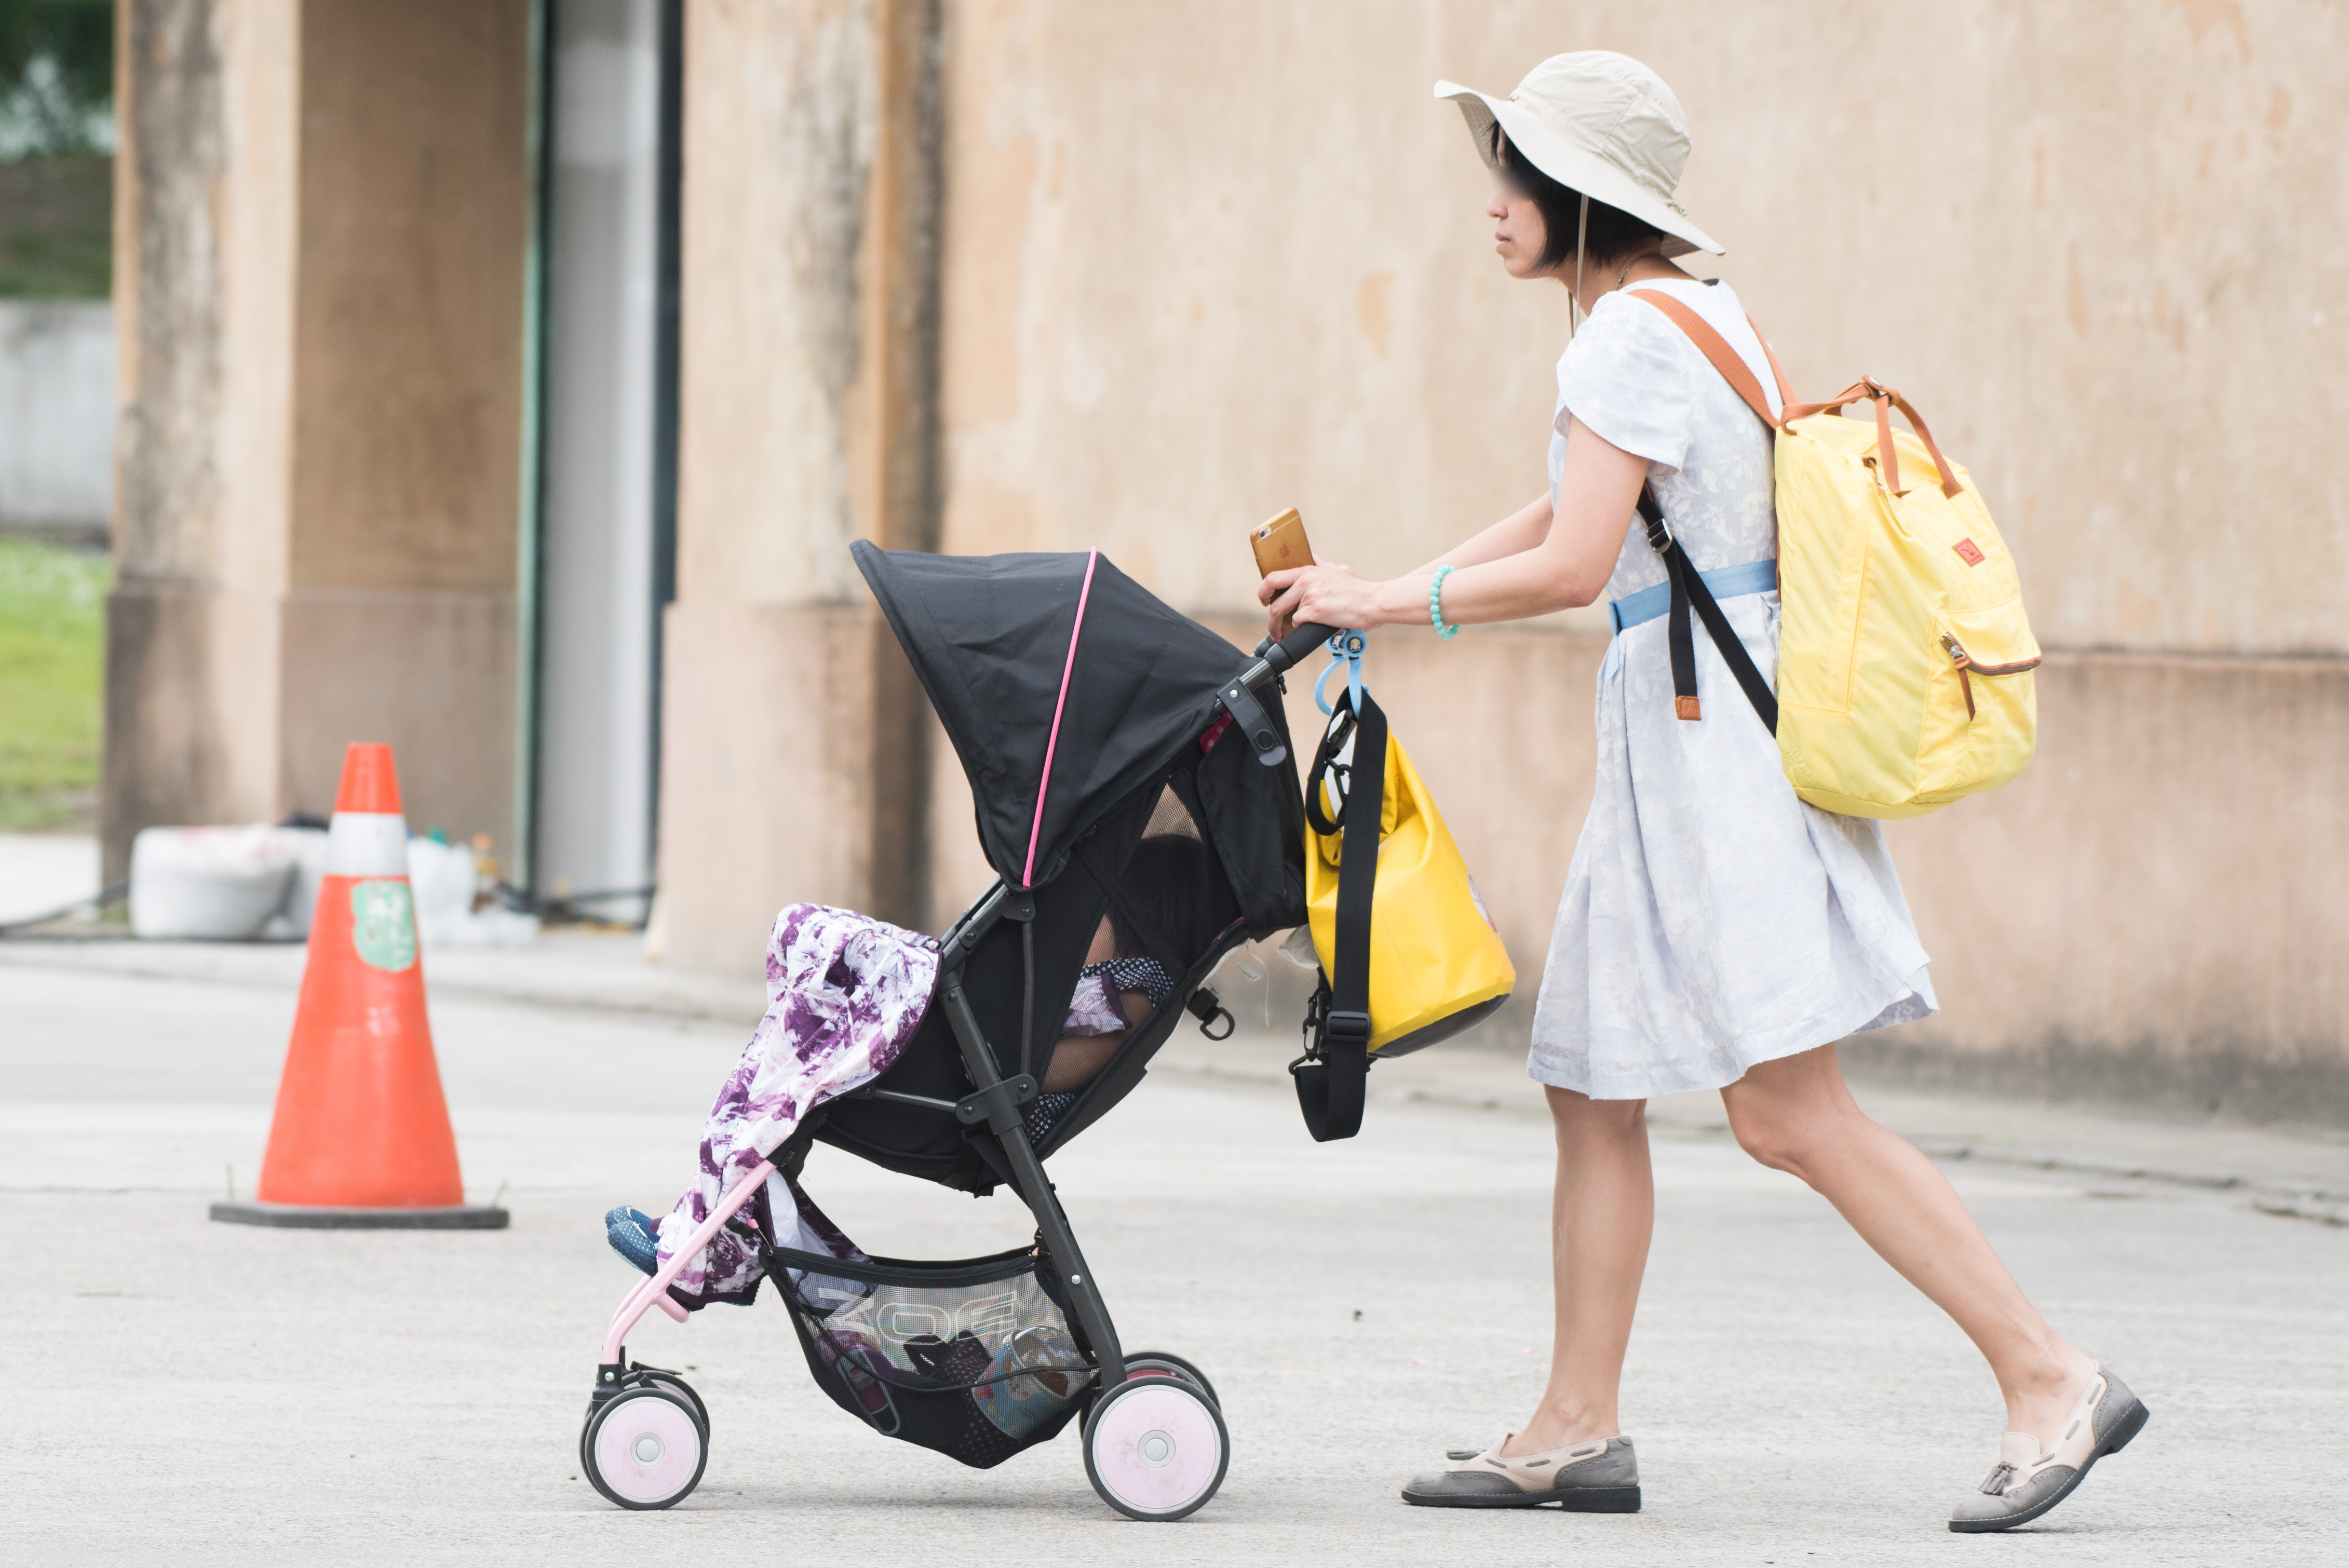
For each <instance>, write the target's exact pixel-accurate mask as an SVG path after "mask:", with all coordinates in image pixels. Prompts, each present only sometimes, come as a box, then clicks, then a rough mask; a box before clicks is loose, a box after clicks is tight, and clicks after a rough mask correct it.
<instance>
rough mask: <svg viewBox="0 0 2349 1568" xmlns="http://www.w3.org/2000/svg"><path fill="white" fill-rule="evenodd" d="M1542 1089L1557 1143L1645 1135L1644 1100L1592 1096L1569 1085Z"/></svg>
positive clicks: (1619, 1138)
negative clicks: (1544, 1091) (1547, 1103)
mask: <svg viewBox="0 0 2349 1568" xmlns="http://www.w3.org/2000/svg"><path fill="white" fill-rule="evenodd" d="M1545 1088H1546V1092H1547V1099H1548V1100H1549V1116H1550V1121H1551V1123H1552V1125H1553V1126H1555V1127H1556V1129H1557V1140H1558V1142H1559V1143H1560V1144H1566V1143H1570V1142H1571V1143H1579V1142H1586V1141H1589V1140H1596V1139H1609V1140H1630V1139H1641V1140H1644V1139H1645V1138H1646V1137H1647V1135H1648V1102H1647V1101H1646V1100H1644V1099H1591V1098H1590V1097H1589V1096H1588V1095H1587V1094H1577V1093H1575V1092H1574V1091H1573V1090H1572V1089H1570V1088H1547V1086H1545Z"/></svg>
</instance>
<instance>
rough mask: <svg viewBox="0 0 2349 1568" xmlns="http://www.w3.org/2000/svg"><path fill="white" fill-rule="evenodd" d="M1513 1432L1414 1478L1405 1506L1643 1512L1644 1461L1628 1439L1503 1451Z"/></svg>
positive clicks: (1454, 1453) (1454, 1454)
mask: <svg viewBox="0 0 2349 1568" xmlns="http://www.w3.org/2000/svg"><path fill="white" fill-rule="evenodd" d="M1515 1436H1516V1433H1515V1432H1510V1433H1507V1434H1506V1435H1504V1436H1503V1437H1502V1439H1501V1440H1500V1441H1499V1442H1497V1443H1495V1444H1494V1445H1493V1446H1492V1447H1491V1448H1489V1449H1485V1451H1484V1452H1482V1453H1472V1452H1470V1451H1468V1450H1466V1449H1450V1450H1449V1451H1447V1452H1446V1454H1445V1455H1444V1457H1445V1458H1446V1459H1448V1460H1452V1461H1453V1462H1452V1463H1451V1464H1450V1465H1448V1466H1447V1467H1445V1468H1444V1469H1443V1470H1425V1471H1423V1472H1421V1473H1420V1474H1418V1475H1415V1476H1413V1477H1412V1478H1411V1483H1410V1484H1409V1485H1407V1486H1405V1487H1404V1488H1403V1489H1402V1500H1403V1501H1405V1502H1409V1503H1415V1504H1417V1505H1418V1506H1419V1507H1422V1508H1539V1507H1540V1506H1541V1505H1542V1504H1544V1503H1547V1502H1554V1503H1557V1505H1558V1506H1559V1507H1561V1508H1563V1509H1565V1510H1566V1511H1568V1513H1637V1512H1639V1511H1640V1460H1639V1456H1638V1455H1637V1454H1634V1453H1633V1452H1632V1451H1631V1439H1629V1438H1595V1439H1592V1440H1590V1441H1589V1442H1587V1443H1576V1444H1573V1445H1572V1446H1570V1447H1568V1448H1563V1449H1549V1450H1548V1451H1547V1452H1546V1453H1538V1454H1516V1455H1513V1456H1511V1457H1510V1458H1508V1459H1503V1458H1502V1457H1501V1452H1500V1450H1501V1449H1504V1448H1506V1447H1507V1446H1508V1441H1509V1439H1510V1438H1513V1437H1515Z"/></svg>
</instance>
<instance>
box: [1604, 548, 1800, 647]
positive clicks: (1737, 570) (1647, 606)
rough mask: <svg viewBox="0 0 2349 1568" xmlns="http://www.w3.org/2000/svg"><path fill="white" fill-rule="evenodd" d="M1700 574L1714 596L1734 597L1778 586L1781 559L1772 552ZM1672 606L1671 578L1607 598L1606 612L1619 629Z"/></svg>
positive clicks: (1644, 619)
mask: <svg viewBox="0 0 2349 1568" xmlns="http://www.w3.org/2000/svg"><path fill="white" fill-rule="evenodd" d="M1697 576H1699V577H1700V578H1702V579H1703V581H1704V585H1705V587H1706V589H1707V590H1708V591H1709V592H1711V593H1712V594H1713V597H1714V598H1715V599H1734V598H1736V597H1737V596H1738V595H1739V594H1741V593H1769V592H1770V591H1771V590H1772V589H1775V587H1777V586H1778V562H1777V558H1776V557H1775V556H1773V557H1772V558H1771V559H1769V560H1767V561H1749V562H1746V563H1745V564H1744V565H1743V566H1723V567H1722V568H1720V569H1719V570H1718V571H1714V572H1700V573H1697ZM1671 607H1672V585H1671V582H1670V581H1666V582H1662V583H1656V584H1654V585H1653V586H1652V587H1648V588H1642V589H1640V591H1639V592H1638V593H1626V594H1624V595H1623V597H1621V598H1620V599H1609V601H1608V602H1607V613H1608V614H1609V615H1612V616H1613V617H1614V618H1615V630H1616V631H1617V632H1618V633H1622V632H1626V631H1629V630H1630V628H1631V627H1633V626H1637V625H1640V624H1642V623H1644V622H1648V621H1652V620H1654V619H1655V618H1656V617H1657V616H1659V615H1661V614H1664V613H1665V612H1666V611H1667V610H1670V609H1671Z"/></svg>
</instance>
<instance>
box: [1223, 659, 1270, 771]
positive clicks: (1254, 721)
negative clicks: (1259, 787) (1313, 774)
mask: <svg viewBox="0 0 2349 1568" xmlns="http://www.w3.org/2000/svg"><path fill="white" fill-rule="evenodd" d="M1216 701H1217V702H1220V703H1222V704H1223V705H1224V711H1225V712H1226V713H1228V714H1230V715H1231V716H1232V722H1233V723H1234V724H1237V725H1238V726H1239V727H1240V732H1241V733H1242V734H1243V735H1246V736H1247V740H1248V744H1249V745H1250V746H1252V747H1254V748H1256V759H1257V761H1258V762H1261V763H1263V764H1264V765H1265V766H1266V767H1267V768H1278V767H1279V766H1280V765H1281V763H1283V762H1285V761H1287V760H1288V746H1287V745H1285V744H1284V743H1283V742H1282V740H1281V738H1280V731H1279V730H1278V728H1276V727H1274V725H1273V722H1272V716H1271V715H1270V714H1268V713H1267V712H1265V710H1264V704H1262V703H1260V702H1258V701H1257V696H1256V693H1254V692H1252V691H1250V690H1248V686H1247V681H1246V680H1244V679H1242V678H1241V677H1240V676H1233V677H1232V678H1231V679H1229V680H1227V681H1226V682H1225V683H1224V684H1223V686H1222V688H1221V689H1220V690H1218V691H1217V692H1216Z"/></svg>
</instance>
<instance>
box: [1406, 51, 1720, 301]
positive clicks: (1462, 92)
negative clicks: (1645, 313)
mask: <svg viewBox="0 0 2349 1568" xmlns="http://www.w3.org/2000/svg"><path fill="white" fill-rule="evenodd" d="M1435 96H1436V97H1437V98H1450V99H1452V100H1453V101H1454V103H1457V104H1458V105H1459V106H1460V113H1461V115H1462V116H1463V117H1464V119H1466V120H1467V121H1468V131H1469V134H1470V135H1471V136H1473V137H1475V140H1476V150H1477V151H1478V152H1480V153H1482V154H1484V158H1485V162H1486V163H1487V164H1490V165H1492V166H1493V169H1494V172H1495V173H1498V172H1499V171H1500V166H1499V164H1498V163H1497V162H1495V159H1494V156H1493V127H1494V126H1495V124H1498V125H1499V126H1500V128H1501V129H1503V130H1506V131H1507V132H1508V133H1509V140H1510V142H1511V143H1512V144H1513V145H1515V146H1516V149H1517V150H1518V151H1520V152H1522V153H1524V154H1525V155H1526V157H1527V158H1529V159H1531V160H1533V164H1534V167H1535V168H1537V169H1538V170H1541V171H1542V172H1543V173H1544V174H1547V175H1548V176H1549V177H1550V178H1551V179H1552V180H1555V181H1557V182H1558V183H1559V184H1561V185H1566V186H1569V187H1571V188H1573V189H1574V190H1576V191H1580V192H1582V194H1584V195H1585V196H1588V197H1589V198H1590V199H1591V200H1592V201H1604V202H1605V203H1607V205H1609V207H1615V208H1619V209H1620V210H1621V211H1626V212H1629V213H1630V214H1631V216H1633V217H1634V218H1638V219H1640V220H1641V221H1642V222H1649V223H1653V224H1654V225H1655V226H1656V227H1657V228H1659V229H1661V230H1662V231H1663V232H1664V254H1665V255H1667V256H1682V255H1686V254H1687V253H1689V252H1691V251H1711V252H1712V253H1713V254H1714V255H1720V254H1721V253H1722V248H1721V246H1720V244H1719V243H1718V242H1715V241H1714V240H1713V237H1712V236H1711V235H1709V234H1707V233H1706V232H1704V231H1703V230H1702V229H1700V228H1698V227H1697V226H1696V225H1695V224H1694V223H1692V222H1689V215H1688V213H1687V211H1685V210H1684V209H1683V208H1682V206H1681V204H1680V203H1679V202H1677V201H1673V200H1672V192H1673V191H1675V190H1677V189H1678V188H1679V186H1680V182H1681V170H1682V169H1684V168H1686V167H1687V166H1688V155H1689V134H1688V120H1687V119H1686V118H1685V117H1684V116H1683V115H1682V113H1681V100H1680V99H1678V98H1674V97H1673V96H1672V89H1671V88H1668V87H1666V86H1665V85H1664V79H1663V78H1662V77H1660V76H1658V75H1656V73H1655V72H1653V71H1651V70H1650V69H1649V68H1648V67H1645V66H1643V65H1641V64H1640V62H1639V61H1637V60H1635V59H1633V58H1631V57H1630V56H1629V55H1618V54H1615V53H1613V52H1611V51H1609V50H1607V49H1585V50H1582V51H1581V52H1579V53H1578V54H1572V55H1552V56H1551V57H1549V58H1548V59H1547V60H1544V61H1543V62H1542V63H1541V64H1540V65H1538V66H1536V67H1534V68H1533V69H1532V70H1530V71H1528V72H1526V79H1525V80H1524V81H1521V82H1519V83H1518V84H1517V90H1516V91H1515V92H1513V93H1511V94H1510V95H1509V96H1508V97H1507V98H1494V97H1492V96H1491V95H1490V94H1487V93H1480V92H1478V91H1477V90H1476V89H1475V88H1464V87H1461V86H1459V85H1458V84H1457V83H1454V82H1438V83H1436V84H1435Z"/></svg>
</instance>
